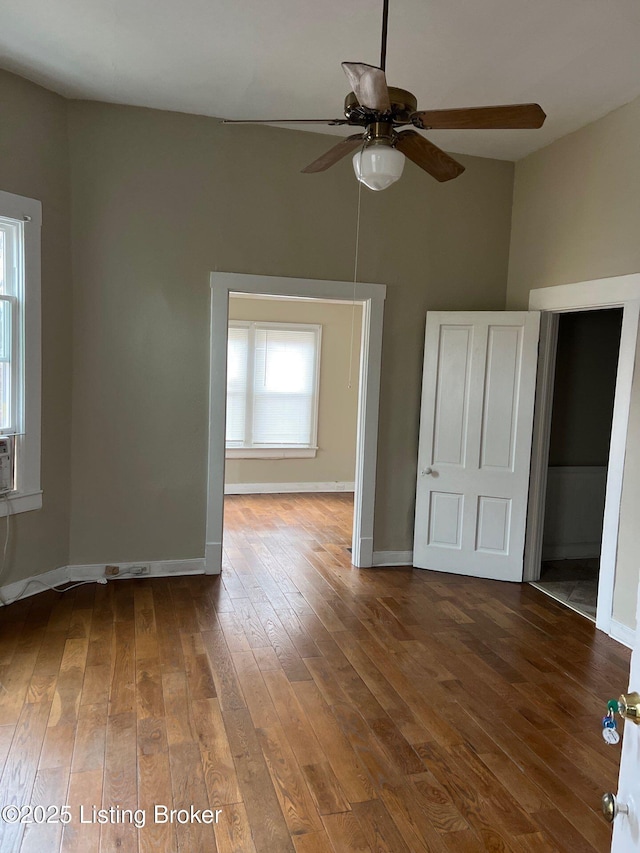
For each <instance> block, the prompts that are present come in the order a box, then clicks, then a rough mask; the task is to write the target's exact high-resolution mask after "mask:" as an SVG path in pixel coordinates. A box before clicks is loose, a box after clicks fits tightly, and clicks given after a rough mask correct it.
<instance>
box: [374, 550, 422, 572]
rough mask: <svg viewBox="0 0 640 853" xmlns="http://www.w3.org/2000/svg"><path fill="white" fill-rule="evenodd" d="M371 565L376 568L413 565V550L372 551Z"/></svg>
mask: <svg viewBox="0 0 640 853" xmlns="http://www.w3.org/2000/svg"><path fill="white" fill-rule="evenodd" d="M373 565H374V566H375V567H376V568H387V567H391V566H413V551H374V552H373Z"/></svg>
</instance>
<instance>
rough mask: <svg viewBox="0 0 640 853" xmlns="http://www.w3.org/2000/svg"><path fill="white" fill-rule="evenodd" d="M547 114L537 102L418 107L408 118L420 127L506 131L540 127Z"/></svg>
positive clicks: (425, 128)
mask: <svg viewBox="0 0 640 853" xmlns="http://www.w3.org/2000/svg"><path fill="white" fill-rule="evenodd" d="M546 117H547V116H546V114H545V113H544V111H543V110H542V107H540V106H539V105H538V104H505V105H503V106H496V107H462V108H460V109H454V110H418V112H415V113H414V114H413V115H412V116H411V121H412V122H413V124H415V126H416V127H419V128H421V129H422V130H436V129H437V130H440V129H442V130H444V129H446V130H508V129H509V128H514V129H518V128H537V127H542V125H543V124H544V120H545V118H546Z"/></svg>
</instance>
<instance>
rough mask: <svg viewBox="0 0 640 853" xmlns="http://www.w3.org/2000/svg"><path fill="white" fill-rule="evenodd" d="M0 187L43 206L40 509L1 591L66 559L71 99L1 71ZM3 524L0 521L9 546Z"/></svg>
mask: <svg viewBox="0 0 640 853" xmlns="http://www.w3.org/2000/svg"><path fill="white" fill-rule="evenodd" d="M0 190H4V191H5V192H11V193H16V194H18V195H23V196H28V197H30V198H36V199H39V200H40V201H41V202H42V488H43V491H44V497H43V506H42V509H41V510H39V511H35V512H26V513H22V514H20V515H16V516H15V517H14V518H13V519H12V520H11V526H12V527H11V539H10V543H11V545H10V549H9V553H8V559H7V565H6V571H5V574H4V576H3V577H2V578H1V579H0V586H3V585H5V584H7V583H11V582H12V581H16V580H20V579H21V578H25V577H30V576H32V575H37V574H40V573H42V572H45V571H48V570H49V569H55V568H57V567H59V566H64V565H66V564H67V562H68V556H69V511H70V481H71V476H70V440H71V260H70V232H69V208H70V202H69V160H68V147H67V102H66V101H65V100H64V99H63V98H61V97H59V96H58V95H54V94H53V93H52V92H48V91H47V90H46V89H43V88H41V87H40V86H36V85H35V84H33V83H29V82H27V81H26V80H23V79H21V78H20V77H16V76H14V75H13V74H8V73H6V72H4V71H0ZM4 525H5V522H4V520H3V521H0V539H2V541H4V536H5V527H4Z"/></svg>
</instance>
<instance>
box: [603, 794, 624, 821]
mask: <svg viewBox="0 0 640 853" xmlns="http://www.w3.org/2000/svg"><path fill="white" fill-rule="evenodd" d="M602 814H603V815H604V816H605V820H607V821H608V822H609V823H613V822H614V820H615V819H616V818H617V817H618V815H619V814H629V806H628V805H626V803H619V802H618V798H617V797H616V795H615V794H612V793H611V792H609V793H607V794H603V795H602Z"/></svg>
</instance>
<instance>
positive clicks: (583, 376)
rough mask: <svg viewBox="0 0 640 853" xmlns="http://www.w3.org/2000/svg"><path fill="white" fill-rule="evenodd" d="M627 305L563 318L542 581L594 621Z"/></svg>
mask: <svg viewBox="0 0 640 853" xmlns="http://www.w3.org/2000/svg"><path fill="white" fill-rule="evenodd" d="M622 317H623V309H622V308H609V309H603V310H592V311H574V312H568V313H563V314H561V315H559V317H558V323H557V348H556V359H555V369H554V382H553V403H552V411H551V429H550V436H549V454H548V465H547V472H546V473H547V478H546V496H545V513H544V526H543V534H542V554H541V564H540V577H539V580H537V581H535V582H534V586H536V587H537V588H538V589H540V590H542V591H543V592H545V593H547V594H548V595H550V596H552V597H553V598H555V599H556V600H558V601H560V602H562V603H563V604H565V605H566V606H568V607H570V608H572V609H573V610H575V611H577V612H578V613H581V614H582V615H583V616H586V617H587V618H589V619H591V620H593V621H595V619H596V610H597V595H598V583H599V572H600V554H601V548H602V528H603V518H604V508H605V494H606V484H607V471H608V464H609V450H610V445H611V429H612V421H613V411H614V400H615V390H616V378H617V373H618V359H619V352H620V339H621V330H622Z"/></svg>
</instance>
